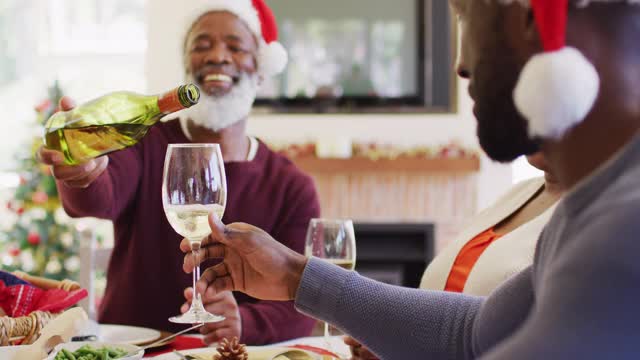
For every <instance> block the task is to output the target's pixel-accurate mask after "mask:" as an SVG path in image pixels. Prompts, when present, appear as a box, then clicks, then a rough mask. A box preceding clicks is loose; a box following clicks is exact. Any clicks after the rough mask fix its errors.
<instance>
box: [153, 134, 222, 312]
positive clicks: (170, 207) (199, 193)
mask: <svg viewBox="0 0 640 360" xmlns="http://www.w3.org/2000/svg"><path fill="white" fill-rule="evenodd" d="M226 202H227V182H226V176H225V171H224V163H223V161H222V153H221V151H220V146H219V145H218V144H171V145H169V148H168V149H167V155H166V158H165V163H164V177H163V182H162V204H163V206H164V211H165V214H166V215H167V219H168V220H169V224H171V226H172V227H173V229H174V230H175V231H176V232H177V233H178V234H180V235H182V236H184V237H185V238H187V240H188V242H189V247H190V250H191V253H192V256H193V258H194V259H197V258H198V257H199V251H200V243H201V241H202V239H203V238H205V237H207V236H208V235H209V234H210V233H211V228H210V227H209V223H208V218H209V214H210V213H213V214H215V215H216V216H218V217H222V215H223V213H224V209H225V206H226ZM193 269H194V270H195V271H193V288H194V289H195V288H196V281H197V280H198V278H199V277H200V266H199V262H198V261H194V262H193ZM222 320H224V317H222V316H217V315H214V314H211V313H209V312H207V311H206V310H205V309H204V307H203V305H202V300H201V296H200V294H199V293H198V292H197V291H196V294H195V296H194V297H193V300H192V301H191V308H190V309H189V311H187V312H186V313H184V314H182V315H180V316H175V317H172V318H170V319H169V321H171V322H175V323H182V324H186V323H189V324H191V323H203V322H217V321H222Z"/></svg>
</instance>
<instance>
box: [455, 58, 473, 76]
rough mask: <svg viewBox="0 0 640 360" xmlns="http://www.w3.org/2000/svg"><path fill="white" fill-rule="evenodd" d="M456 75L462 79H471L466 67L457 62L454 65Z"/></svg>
mask: <svg viewBox="0 0 640 360" xmlns="http://www.w3.org/2000/svg"><path fill="white" fill-rule="evenodd" d="M456 74H458V76H460V77H461V78H463V79H468V78H469V77H471V72H469V70H468V69H467V67H466V66H465V65H464V63H462V62H458V64H457V65H456Z"/></svg>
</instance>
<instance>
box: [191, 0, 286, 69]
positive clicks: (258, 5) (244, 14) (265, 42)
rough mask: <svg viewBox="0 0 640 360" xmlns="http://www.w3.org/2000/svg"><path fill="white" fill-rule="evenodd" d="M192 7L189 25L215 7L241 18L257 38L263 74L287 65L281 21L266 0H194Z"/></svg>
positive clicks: (217, 9) (259, 62) (260, 66)
mask: <svg viewBox="0 0 640 360" xmlns="http://www.w3.org/2000/svg"><path fill="white" fill-rule="evenodd" d="M187 4H188V6H189V7H190V8H191V9H192V10H191V11H190V12H189V13H188V15H187V18H186V26H185V27H186V28H187V29H191V27H192V26H193V24H194V23H195V22H196V21H197V20H198V19H199V18H200V17H202V16H203V15H204V14H206V13H208V12H212V11H228V12H230V13H232V14H234V15H236V16H237V17H238V18H240V19H241V20H242V21H244V22H245V23H246V24H247V26H248V27H249V30H251V32H252V33H253V34H254V35H255V36H256V38H257V39H258V71H259V73H260V74H261V75H262V76H265V77H268V76H273V75H277V74H279V73H280V72H282V70H284V68H285V66H286V65H287V61H288V57H287V51H286V50H285V48H284V47H283V46H282V44H281V43H279V42H278V24H277V22H276V18H275V16H274V15H273V12H272V11H271V9H270V8H269V6H268V5H267V4H266V3H265V0H191V1H189V2H187Z"/></svg>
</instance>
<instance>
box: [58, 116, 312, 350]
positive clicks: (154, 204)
mask: <svg viewBox="0 0 640 360" xmlns="http://www.w3.org/2000/svg"><path fill="white" fill-rule="evenodd" d="M188 142H190V141H189V140H188V139H187V138H186V137H185V135H184V134H183V132H182V130H181V128H180V123H179V121H177V120H172V121H169V122H167V123H161V124H158V125H157V126H154V127H153V128H152V129H151V130H150V131H149V133H148V134H147V136H146V137H145V138H144V139H143V140H142V141H141V142H140V143H138V144H137V145H136V146H134V147H132V148H129V149H126V150H123V151H119V152H116V153H113V154H111V155H109V157H110V159H109V167H108V168H107V171H105V172H104V173H103V174H102V175H101V176H100V177H99V178H98V179H97V180H96V181H95V182H94V183H92V184H91V186H89V187H88V188H87V189H71V188H69V187H67V186H65V185H64V184H61V183H59V184H58V190H59V191H60V195H61V198H62V203H63V205H64V208H65V210H66V211H67V213H68V214H69V215H70V216H74V217H87V216H91V217H98V218H103V219H109V220H112V221H113V223H114V234H115V245H114V249H113V253H112V256H111V260H110V261H109V269H108V273H107V289H106V292H105V296H104V299H103V302H102V306H101V308H100V314H99V320H100V322H103V323H114V324H126V325H136V326H145V327H151V328H155V329H162V330H168V331H176V330H178V329H182V328H184V326H179V325H175V324H172V323H170V322H169V321H168V320H167V319H168V318H169V317H170V316H173V315H177V314H178V313H179V311H180V306H181V305H182V304H183V303H184V301H185V299H184V296H183V290H184V289H185V288H186V287H188V286H191V274H185V273H184V272H183V271H182V262H183V257H184V254H183V253H182V252H181V251H180V249H179V244H180V241H181V240H182V237H181V236H180V235H178V234H177V233H176V232H175V231H174V230H173V229H172V228H171V226H170V225H169V223H168V221H167V218H166V216H165V214H164V211H163V207H162V198H161V188H162V172H163V164H164V157H165V152H166V150H167V146H168V144H171V143H188ZM225 170H226V175H227V185H228V198H227V207H226V211H225V214H224V217H223V221H224V222H225V223H232V222H246V223H250V224H253V225H256V226H258V227H260V228H262V229H264V230H265V231H267V232H268V233H270V234H271V235H272V236H273V237H274V238H276V239H278V240H279V241H281V242H282V243H283V244H285V245H286V246H288V247H290V248H292V249H294V250H296V251H298V252H303V251H304V250H303V249H304V241H305V234H306V229H307V224H308V223H309V220H310V219H311V218H313V217H317V216H318V215H319V212H320V207H319V204H318V198H317V194H316V191H315V187H314V185H313V182H312V180H311V178H309V177H308V176H307V175H305V174H303V173H302V172H301V171H300V170H299V169H297V168H296V167H295V165H293V164H292V163H291V161H289V160H288V159H287V158H285V157H283V156H281V155H278V154H276V153H274V152H272V151H271V150H270V149H269V148H267V146H266V145H264V144H263V143H260V145H259V149H258V152H257V154H256V157H255V159H254V160H253V161H250V162H229V163H225ZM234 295H235V297H236V300H237V301H238V304H239V307H240V315H241V318H242V339H241V340H242V342H244V343H248V344H257V345H259V344H268V343H273V342H279V341H284V340H288V339H291V338H296V337H301V336H308V335H309V334H310V332H311V329H312V327H313V324H314V320H312V319H310V318H308V317H305V316H303V315H301V314H300V313H298V312H297V311H296V310H295V309H294V307H293V302H273V301H259V300H256V299H253V298H251V297H248V296H246V295H244V294H240V293H236V294H234Z"/></svg>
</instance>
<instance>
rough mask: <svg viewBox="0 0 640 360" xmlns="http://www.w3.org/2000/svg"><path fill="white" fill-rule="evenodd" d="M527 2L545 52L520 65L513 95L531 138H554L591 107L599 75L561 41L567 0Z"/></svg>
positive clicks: (585, 2) (532, 0)
mask: <svg viewBox="0 0 640 360" xmlns="http://www.w3.org/2000/svg"><path fill="white" fill-rule="evenodd" d="M599 1H602V2H606V1H605V0H599ZM608 1H609V2H612V1H615V0H608ZM629 1H632V2H633V1H635V0H629ZM588 2H589V1H587V0H585V1H583V2H582V3H580V5H582V6H586V5H587V4H588ZM530 3H531V8H532V10H533V14H534V18H535V23H536V26H537V28H538V32H539V34H540V40H541V41H542V46H543V49H544V51H543V52H542V53H541V54H538V55H535V56H533V57H532V58H531V59H530V60H529V62H528V63H527V64H526V65H525V67H524V69H523V70H522V73H521V74H520V79H519V81H518V84H517V86H516V88H515V92H514V100H515V104H516V107H517V108H518V110H519V111H520V113H521V114H522V115H524V116H525V117H526V118H527V120H528V121H529V134H530V135H531V136H532V137H541V138H551V139H559V138H561V137H562V136H564V134H566V132H567V131H569V130H570V129H571V128H573V127H574V126H575V125H577V124H579V123H581V122H582V121H583V120H584V119H585V118H586V116H587V115H588V114H589V112H591V109H592V107H593V105H594V103H595V101H596V99H597V97H598V93H599V90H600V77H599V75H598V72H597V71H596V69H595V67H594V66H593V64H592V63H591V62H590V61H589V60H588V59H587V58H586V57H585V56H584V55H583V54H582V53H581V52H580V51H579V50H578V49H576V48H573V47H570V46H567V44H566V27H567V18H568V10H569V3H568V0H530Z"/></svg>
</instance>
